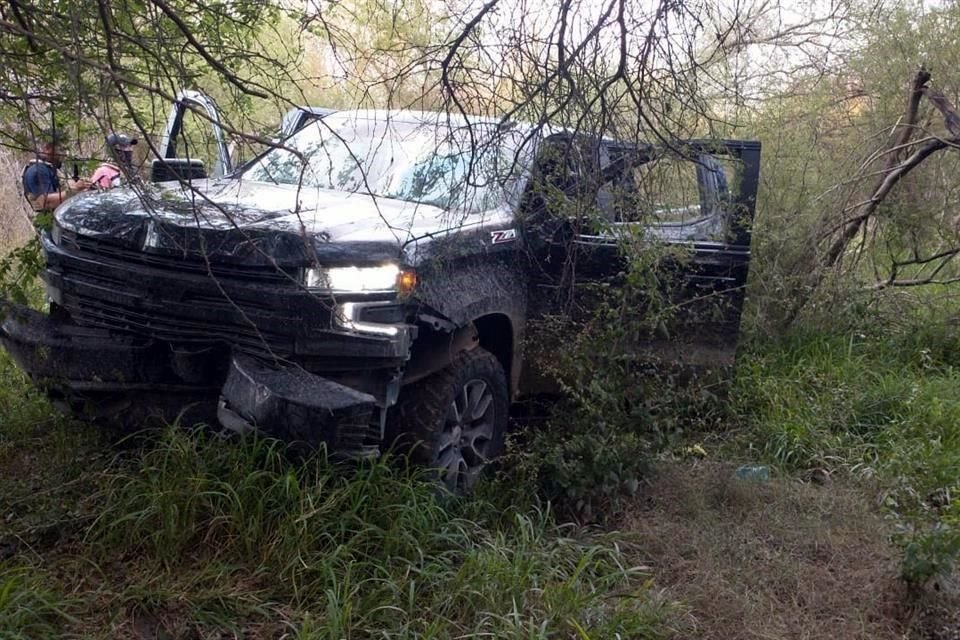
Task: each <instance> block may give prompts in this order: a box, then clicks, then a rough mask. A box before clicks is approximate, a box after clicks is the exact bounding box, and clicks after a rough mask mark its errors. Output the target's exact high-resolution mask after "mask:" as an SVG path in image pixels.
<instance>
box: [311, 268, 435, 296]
mask: <svg viewBox="0 0 960 640" xmlns="http://www.w3.org/2000/svg"><path fill="white" fill-rule="evenodd" d="M303 284H304V285H305V286H306V287H307V288H308V289H316V290H320V291H329V292H332V293H372V292H386V291H399V292H401V293H409V292H410V291H411V290H412V289H413V287H414V286H415V285H416V275H415V274H414V272H413V271H412V270H410V269H401V268H400V266H399V265H396V264H384V265H379V266H376V267H326V268H324V267H316V268H310V269H306V270H304V276H303Z"/></svg>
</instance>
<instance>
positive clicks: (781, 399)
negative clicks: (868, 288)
mask: <svg viewBox="0 0 960 640" xmlns="http://www.w3.org/2000/svg"><path fill="white" fill-rule="evenodd" d="M864 331H866V329H864ZM958 355H960V337H958V336H957V334H956V332H955V330H954V327H953V325H952V323H945V322H943V321H940V322H938V321H937V319H936V318H931V317H929V316H925V317H923V318H918V319H917V321H916V324H912V323H911V324H909V325H907V326H905V327H902V328H900V329H898V330H897V332H896V333H894V334H891V335H876V334H873V335H867V334H865V333H862V332H860V331H856V330H854V331H852V332H850V333H849V334H847V335H843V334H836V335H830V334H822V333H821V334H813V335H810V334H798V335H795V336H791V337H789V338H786V339H784V340H781V341H775V342H770V343H767V344H765V345H763V346H762V347H758V348H757V350H756V351H755V352H754V353H752V354H750V355H749V356H748V357H746V358H744V359H743V360H742V362H741V364H740V368H739V376H738V380H737V389H736V397H737V401H738V405H739V407H740V420H741V421H742V422H743V423H744V424H745V425H746V429H745V431H744V432H742V433H741V434H739V438H738V440H737V445H738V446H737V447H736V449H738V450H741V451H745V452H749V453H751V454H752V455H756V456H758V457H759V458H760V459H763V460H766V461H769V462H771V463H773V464H775V465H778V466H779V467H780V468H782V469H783V470H784V471H786V472H791V473H793V472H804V471H811V470H823V471H827V472H834V473H836V472H841V473H844V474H849V475H853V476H859V477H864V478H873V479H875V480H876V481H878V482H879V484H880V485H881V487H882V503H883V505H884V508H885V509H887V510H888V511H889V513H890V514H891V515H892V516H893V518H894V519H895V521H896V523H897V525H898V533H897V535H896V540H897V542H898V544H899V545H900V546H901V547H902V548H903V551H904V558H903V563H902V572H903V576H904V578H906V579H907V580H908V581H910V582H911V583H922V582H923V581H925V580H927V579H929V578H932V577H935V576H938V575H943V574H948V573H949V572H950V571H951V570H952V569H953V567H954V565H955V563H956V562H957V560H958V559H960V529H958V528H957V515H958V512H957V507H958V503H957V502H956V499H955V496H956V494H957V491H958V489H960V485H958V475H957V469H958V468H960V385H958V383H960V370H958V369H957V364H956V363H957V362H958Z"/></svg>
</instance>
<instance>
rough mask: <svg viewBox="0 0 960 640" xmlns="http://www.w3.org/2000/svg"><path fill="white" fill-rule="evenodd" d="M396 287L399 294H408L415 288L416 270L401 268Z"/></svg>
mask: <svg viewBox="0 0 960 640" xmlns="http://www.w3.org/2000/svg"><path fill="white" fill-rule="evenodd" d="M397 288H398V289H399V291H400V295H405V296H406V295H410V294H411V293H413V290H414V289H416V288H417V272H416V271H414V270H413V269H401V270H400V275H399V277H397Z"/></svg>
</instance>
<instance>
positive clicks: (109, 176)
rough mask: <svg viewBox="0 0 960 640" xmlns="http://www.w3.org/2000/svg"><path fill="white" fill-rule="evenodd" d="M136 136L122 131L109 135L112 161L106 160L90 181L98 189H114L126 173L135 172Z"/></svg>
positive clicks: (108, 148)
mask: <svg viewBox="0 0 960 640" xmlns="http://www.w3.org/2000/svg"><path fill="white" fill-rule="evenodd" d="M135 144H137V139H136V138H131V137H130V136H126V135H124V134H122V133H111V134H110V135H108V136H107V152H108V153H109V154H110V158H111V160H112V162H104V163H102V164H101V165H100V166H99V167H97V169H96V171H94V172H93V175H92V176H90V182H91V183H93V186H94V187H97V188H98V189H112V188H113V187H116V186H118V185H120V183H121V182H122V181H123V178H124V176H125V175H127V174H130V173H131V172H133V145H135Z"/></svg>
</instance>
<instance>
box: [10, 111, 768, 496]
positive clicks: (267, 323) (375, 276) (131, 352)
mask: <svg viewBox="0 0 960 640" xmlns="http://www.w3.org/2000/svg"><path fill="white" fill-rule="evenodd" d="M219 146H220V147H223V145H222V144H221V145H219ZM187 160H188V162H186V166H190V167H194V168H196V167H195V166H194V165H193V164H191V162H190V161H189V159H187ZM759 161H760V145H759V143H756V142H744V141H730V140H708V141H706V140H705V141H689V140H688V141H677V142H676V143H674V144H670V145H663V146H658V145H637V144H625V143H622V142H618V141H616V140H611V139H606V138H602V137H593V136H585V135H581V134H577V133H571V132H569V131H564V130H555V131H554V130H550V129H548V128H546V127H533V126H526V125H523V124H510V125H507V124H503V123H501V122H499V121H496V120H490V119H483V118H461V117H456V116H452V115H450V114H438V113H422V112H405V111H400V112H384V111H346V112H335V113H329V114H324V117H323V118H322V119H317V120H315V121H312V122H310V123H308V124H306V125H305V126H304V127H303V128H301V129H300V131H298V132H297V133H295V134H294V135H293V136H292V137H290V138H288V139H287V140H286V141H285V143H284V146H283V148H275V149H272V150H270V151H268V152H266V153H264V154H263V155H261V156H259V157H258V158H255V159H254V160H253V161H251V162H249V163H247V164H246V165H244V166H242V167H240V168H239V169H236V170H233V171H232V173H229V174H227V175H225V176H221V177H214V178H205V179H201V178H202V173H203V171H202V165H201V168H200V171H201V175H196V173H195V172H193V170H192V169H191V174H190V175H187V176H186V178H188V179H185V177H184V175H183V173H182V171H180V170H181V169H182V166H181V167H180V168H179V169H178V168H177V166H174V165H176V163H171V165H172V166H173V169H174V171H173V172H172V173H173V174H175V176H179V178H180V179H179V180H176V181H171V182H168V183H165V184H160V185H153V184H146V185H139V186H137V185H134V187H133V188H130V189H122V190H114V191H110V192H106V193H100V194H89V195H80V196H77V197H74V198H72V199H71V200H69V201H67V202H66V203H65V204H64V205H63V206H61V207H60V208H59V209H58V210H57V211H56V213H55V216H54V217H55V221H54V224H53V228H52V230H51V231H50V232H49V233H45V234H44V235H43V237H42V244H43V250H44V252H45V254H46V260H47V266H46V269H45V271H44V274H43V278H44V280H45V282H46V286H47V291H48V296H49V300H50V312H49V314H47V313H40V312H37V311H34V310H30V309H26V308H20V307H8V309H9V312H8V313H6V314H5V318H4V320H3V323H2V331H0V342H2V343H3V346H4V347H5V348H6V349H7V351H9V353H10V354H11V355H12V356H13V358H14V359H15V361H16V362H17V363H18V365H19V366H20V367H22V368H23V369H24V370H25V371H27V372H28V373H29V374H30V376H31V378H32V379H33V380H34V381H35V383H36V384H37V385H39V386H41V387H42V388H43V389H45V390H46V392H47V393H48V394H49V395H50V397H51V398H52V399H54V401H56V402H57V403H58V404H59V405H60V406H61V407H64V408H65V409H67V410H69V411H72V412H74V413H77V414H80V415H86V416H90V417H93V418H99V419H110V418H118V417H122V419H123V420H127V421H131V420H140V419H142V418H143V417H145V416H144V415H143V414H146V413H156V414H158V415H163V416H165V419H168V420H169V419H171V418H176V417H177V416H178V415H179V416H180V417H181V419H187V416H189V415H192V414H191V413H190V411H191V410H194V409H195V410H197V411H199V412H200V413H198V414H197V415H205V416H207V418H206V419H208V420H212V419H214V418H213V417H212V416H216V418H215V419H216V420H218V421H219V423H220V424H221V425H222V426H223V427H225V428H228V429H233V430H245V429H251V428H258V429H262V430H264V431H266V432H268V433H272V434H274V435H278V436H280V437H283V438H287V439H291V440H301V441H305V442H307V443H310V444H312V445H315V446H317V445H321V444H322V445H324V446H326V447H327V448H328V449H329V450H331V451H334V452H337V453H339V454H344V455H348V456H364V455H373V454H376V453H377V452H378V451H381V450H383V449H384V448H385V447H386V446H389V444H390V443H391V442H392V441H394V440H395V439H397V438H399V439H400V440H401V441H404V442H406V443H407V444H408V445H409V444H411V443H414V442H416V443H418V445H417V446H416V447H414V453H413V455H414V457H415V458H416V459H417V460H418V461H420V462H422V463H424V464H428V465H431V466H433V467H436V468H439V469H441V470H442V473H443V478H444V480H445V481H446V482H447V484H448V485H449V487H450V488H451V489H454V490H464V489H467V488H469V487H470V485H471V484H472V483H473V481H474V479H475V478H476V477H477V474H478V473H479V471H480V470H481V469H482V467H483V466H484V464H485V462H486V461H487V460H489V459H491V458H492V457H494V456H496V455H497V454H498V453H499V452H500V451H501V448H502V446H503V441H504V433H505V429H506V427H507V418H508V411H509V408H510V406H511V402H512V401H513V400H515V399H516V398H517V397H518V396H519V395H522V394H523V393H525V391H527V387H526V381H527V380H528V379H529V380H532V379H534V378H536V373H537V372H536V371H533V370H532V369H533V367H531V366H530V363H529V362H527V361H526V360H525V357H524V339H525V333H526V332H527V329H528V326H529V325H530V319H531V318H535V317H538V316H539V315H542V314H544V313H549V312H550V309H548V308H547V307H549V306H550V305H551V304H553V303H554V302H555V301H556V298H557V297H556V296H551V295H550V292H551V291H556V290H557V289H558V288H559V287H561V286H572V287H573V288H574V289H573V290H575V289H576V286H577V284H579V282H580V281H581V280H582V281H590V282H594V283H595V282H598V281H603V280H605V279H607V280H609V281H611V282H613V281H614V280H615V278H616V276H617V274H621V273H622V271H623V266H624V261H625V260H626V257H625V256H624V255H623V251H622V247H623V246H624V243H623V237H624V235H625V234H632V237H637V234H638V230H639V234H640V236H642V237H643V238H646V239H648V240H649V241H650V242H652V243H660V244H662V243H667V244H669V245H675V246H677V247H680V248H681V249H682V250H683V251H685V252H686V255H687V256H688V257H689V259H687V260H685V261H683V263H682V264H683V273H682V274H681V275H682V277H680V278H679V280H678V282H677V283H676V285H675V291H674V295H676V296H680V297H681V298H684V299H694V300H696V299H702V300H710V301H711V304H712V305H713V309H714V312H712V313H711V314H709V315H708V316H704V317H703V318H702V319H700V320H696V319H691V320H690V321H688V322H684V323H680V325H679V326H681V327H682V329H681V330H679V331H674V332H673V333H672V334H671V336H670V339H669V341H665V342H663V343H662V344H659V345H657V344H653V343H652V342H650V343H649V344H645V345H638V349H640V348H641V347H642V348H645V349H659V350H660V352H661V353H662V354H667V357H669V358H670V359H671V360H673V361H680V362H681V363H687V364H697V361H698V360H699V361H703V360H706V361H708V363H709V364H715V365H721V364H725V363H730V362H732V358H733V355H734V352H735V348H736V342H737V334H738V330H739V322H740V311H741V307H742V304H743V299H744V285H745V281H746V276H747V267H748V263H749V259H750V223H751V220H752V217H753V211H754V204H755V196H756V190H757V182H758V172H759ZM180 164H181V165H183V163H180ZM224 164H226V163H224ZM652 175H657V176H658V177H659V178H660V184H661V185H662V186H661V187H660V188H659V190H658V189H651V188H650V187H649V186H648V182H646V181H647V180H648V178H650V176H652ZM548 192H549V193H560V194H561V195H563V196H565V198H566V202H567V204H566V205H565V206H563V207H559V206H557V205H556V204H554V203H556V202H557V199H556V198H553V197H546V196H545V195H544V194H546V193H548ZM623 194H627V196H629V197H624V195H623ZM570 202H574V203H575V208H577V209H578V211H581V212H582V211H584V210H587V209H589V211H590V215H589V216H585V215H581V214H579V213H578V214H576V215H574V214H572V213H571V208H570ZM574 257H575V258H576V260H577V264H578V265H580V266H579V267H578V268H577V269H575V270H571V269H568V268H565V266H564V265H569V263H570V261H571V260H572V259H573V258H574ZM551 301H554V302H551Z"/></svg>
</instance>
